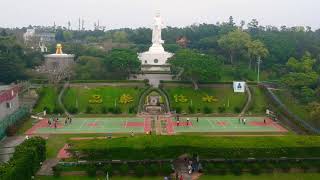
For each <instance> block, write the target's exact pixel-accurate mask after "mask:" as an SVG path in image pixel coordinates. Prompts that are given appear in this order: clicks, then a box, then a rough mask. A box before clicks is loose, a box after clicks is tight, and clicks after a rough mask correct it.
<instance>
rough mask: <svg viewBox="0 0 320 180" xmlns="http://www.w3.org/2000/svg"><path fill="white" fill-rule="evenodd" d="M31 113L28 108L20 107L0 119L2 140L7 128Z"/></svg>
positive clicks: (0, 136) (0, 137)
mask: <svg viewBox="0 0 320 180" xmlns="http://www.w3.org/2000/svg"><path fill="white" fill-rule="evenodd" d="M28 113H29V110H28V108H26V107H20V108H19V109H18V110H17V111H15V112H14V113H13V114H11V115H8V116H6V117H5V118H3V119H1V120H0V140H1V139H2V138H3V137H4V136H5V135H6V129H7V128H8V127H9V126H11V125H13V124H16V123H17V122H19V121H21V120H22V119H23V118H24V117H25V116H26V115H27V114H28Z"/></svg>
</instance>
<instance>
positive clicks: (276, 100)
mask: <svg viewBox="0 0 320 180" xmlns="http://www.w3.org/2000/svg"><path fill="white" fill-rule="evenodd" d="M260 86H261V87H262V88H263V89H264V90H265V92H266V95H267V96H268V97H269V98H270V99H271V100H272V102H273V103H274V104H275V105H276V106H278V107H279V109H280V111H281V112H282V113H283V114H284V115H286V116H288V117H290V119H292V120H294V121H295V122H296V124H298V125H300V126H302V127H303V128H304V129H306V130H308V131H309V132H312V133H315V134H320V129H318V128H315V127H313V126H312V125H310V124H309V123H307V122H306V121H305V120H303V119H301V118H300V117H298V116H297V115H295V114H294V113H292V112H291V111H290V110H289V109H288V108H287V107H286V106H285V105H284V104H283V103H282V101H281V100H280V99H279V98H278V97H277V96H276V95H275V94H274V93H273V92H272V91H271V90H270V88H268V86H267V85H266V84H262V85H260Z"/></svg>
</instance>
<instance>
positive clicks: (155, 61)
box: [139, 13, 174, 72]
mask: <svg viewBox="0 0 320 180" xmlns="http://www.w3.org/2000/svg"><path fill="white" fill-rule="evenodd" d="M164 27H165V26H164V23H163V20H162V18H161V16H160V13H158V14H157V15H156V17H155V18H154V23H153V28H152V46H151V47H150V48H149V51H147V52H143V53H140V54H139V59H140V61H141V64H142V69H141V70H142V71H144V72H169V71H170V65H169V64H167V60H168V59H169V58H170V57H172V56H173V55H174V54H173V53H170V52H166V51H165V50H164V48H163V46H162V44H163V43H164V41H163V40H162V37H161V30H162V29H163V28H164Z"/></svg>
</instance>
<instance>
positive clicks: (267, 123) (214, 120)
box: [164, 117, 287, 134]
mask: <svg viewBox="0 0 320 180" xmlns="http://www.w3.org/2000/svg"><path fill="white" fill-rule="evenodd" d="M187 118H188V117H183V118H181V117H180V118H179V123H177V121H176V119H174V118H166V119H164V121H166V129H167V132H168V134H174V133H181V132H202V133H205V132H279V133H282V132H287V130H286V129H285V128H283V127H282V126H281V125H280V124H278V123H277V122H275V121H273V120H271V119H269V118H264V117H246V118H245V119H246V121H245V123H244V122H243V121H241V120H239V118H238V117H199V118H198V121H197V118H195V117H189V122H187Z"/></svg>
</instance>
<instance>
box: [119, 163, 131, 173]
mask: <svg viewBox="0 0 320 180" xmlns="http://www.w3.org/2000/svg"><path fill="white" fill-rule="evenodd" d="M119 172H120V174H121V175H123V176H125V175H127V174H128V172H129V166H128V164H122V165H121V166H120V167H119Z"/></svg>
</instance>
